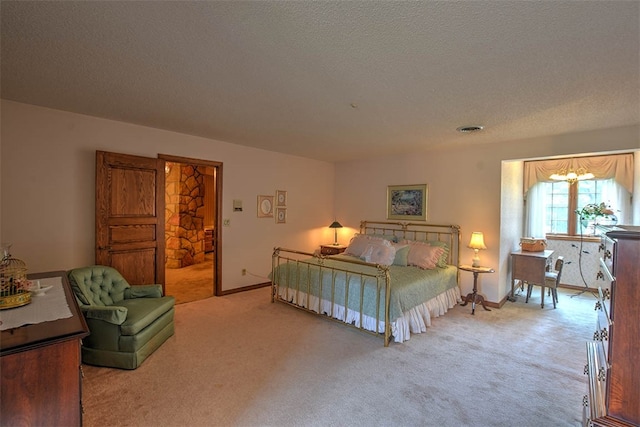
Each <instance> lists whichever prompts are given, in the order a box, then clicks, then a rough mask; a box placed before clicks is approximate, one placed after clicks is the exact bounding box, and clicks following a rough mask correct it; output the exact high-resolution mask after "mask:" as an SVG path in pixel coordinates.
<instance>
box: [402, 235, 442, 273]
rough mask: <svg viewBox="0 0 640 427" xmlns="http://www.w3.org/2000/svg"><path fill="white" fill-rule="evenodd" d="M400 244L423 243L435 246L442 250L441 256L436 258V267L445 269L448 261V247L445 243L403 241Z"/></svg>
mask: <svg viewBox="0 0 640 427" xmlns="http://www.w3.org/2000/svg"><path fill="white" fill-rule="evenodd" d="M402 243H405V244H408V245H410V244H412V243H423V244H427V245H430V246H437V247H440V248H442V249H444V250H443V252H442V255H440V258H438V262H436V266H437V267H440V268H447V265H448V264H447V262H448V260H449V245H448V244H447V243H446V242H441V241H439V240H406V239H405V240H403V241H402Z"/></svg>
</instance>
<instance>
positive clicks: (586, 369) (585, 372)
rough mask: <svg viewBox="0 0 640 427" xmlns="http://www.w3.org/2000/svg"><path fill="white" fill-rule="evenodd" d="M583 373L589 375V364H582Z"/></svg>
mask: <svg viewBox="0 0 640 427" xmlns="http://www.w3.org/2000/svg"><path fill="white" fill-rule="evenodd" d="M582 373H583V374H585V375H589V364H588V363H585V365H584V370H583V371H582Z"/></svg>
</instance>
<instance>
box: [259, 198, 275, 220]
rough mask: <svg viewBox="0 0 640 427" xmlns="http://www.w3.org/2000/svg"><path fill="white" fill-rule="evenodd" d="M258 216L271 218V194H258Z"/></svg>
mask: <svg viewBox="0 0 640 427" xmlns="http://www.w3.org/2000/svg"><path fill="white" fill-rule="evenodd" d="M258 218H273V196H258Z"/></svg>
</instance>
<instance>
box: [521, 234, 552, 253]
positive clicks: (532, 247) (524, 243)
mask: <svg viewBox="0 0 640 427" xmlns="http://www.w3.org/2000/svg"><path fill="white" fill-rule="evenodd" d="M520 247H521V248H522V250H523V251H525V252H542V251H544V250H545V249H546V248H547V241H546V240H545V239H534V238H533V237H523V238H521V239H520Z"/></svg>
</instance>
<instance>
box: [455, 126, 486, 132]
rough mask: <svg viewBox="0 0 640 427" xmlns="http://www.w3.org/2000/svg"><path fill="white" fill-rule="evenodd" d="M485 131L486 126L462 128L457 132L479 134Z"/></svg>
mask: <svg viewBox="0 0 640 427" xmlns="http://www.w3.org/2000/svg"><path fill="white" fill-rule="evenodd" d="M482 129H484V126H460V127H459V128H457V129H456V130H457V131H458V132H462V133H471V132H479V131H481V130H482Z"/></svg>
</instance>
